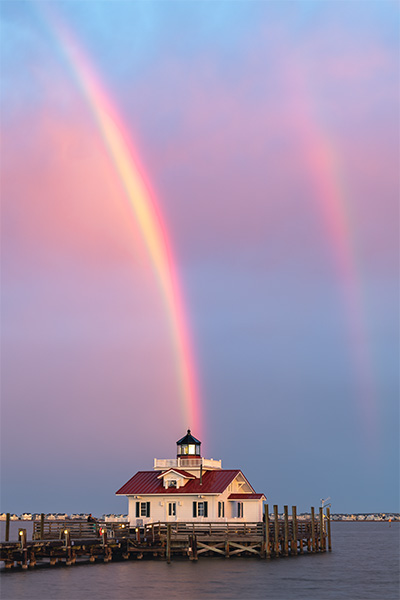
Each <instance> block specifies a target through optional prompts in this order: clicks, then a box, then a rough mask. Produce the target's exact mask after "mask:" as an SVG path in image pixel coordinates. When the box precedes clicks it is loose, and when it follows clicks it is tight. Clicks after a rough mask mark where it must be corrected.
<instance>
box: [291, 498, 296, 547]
mask: <svg viewBox="0 0 400 600" xmlns="http://www.w3.org/2000/svg"><path fill="white" fill-rule="evenodd" d="M290 552H291V554H294V555H296V554H297V508H296V507H295V506H292V541H291V542H290Z"/></svg>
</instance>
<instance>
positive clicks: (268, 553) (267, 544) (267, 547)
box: [264, 504, 271, 558]
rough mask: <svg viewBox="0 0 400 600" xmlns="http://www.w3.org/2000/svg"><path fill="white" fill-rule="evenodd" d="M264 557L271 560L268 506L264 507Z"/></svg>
mask: <svg viewBox="0 0 400 600" xmlns="http://www.w3.org/2000/svg"><path fill="white" fill-rule="evenodd" d="M264 526H265V529H264V532H265V556H266V558H271V537H270V533H269V506H268V504H265V505H264Z"/></svg>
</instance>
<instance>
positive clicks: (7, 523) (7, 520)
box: [5, 513, 10, 542]
mask: <svg viewBox="0 0 400 600" xmlns="http://www.w3.org/2000/svg"><path fill="white" fill-rule="evenodd" d="M5 539H6V542H8V541H9V540H10V513H7V514H6V538H5Z"/></svg>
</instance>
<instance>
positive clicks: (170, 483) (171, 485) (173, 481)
mask: <svg viewBox="0 0 400 600" xmlns="http://www.w3.org/2000/svg"><path fill="white" fill-rule="evenodd" d="M168 487H169V488H176V479H170V480H169V481H168Z"/></svg>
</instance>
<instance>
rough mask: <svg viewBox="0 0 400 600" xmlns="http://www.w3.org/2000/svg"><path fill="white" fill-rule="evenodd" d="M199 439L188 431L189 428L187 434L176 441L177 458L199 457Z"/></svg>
mask: <svg viewBox="0 0 400 600" xmlns="http://www.w3.org/2000/svg"><path fill="white" fill-rule="evenodd" d="M200 446H201V442H200V440H197V439H196V438H195V437H193V436H192V434H191V433H190V429H188V430H187V434H186V435H185V436H184V437H183V438H181V439H180V440H178V441H177V442H176V455H177V457H178V458H181V457H185V456H188V457H189V456H194V457H196V458H200V456H201V454H200Z"/></svg>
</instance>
